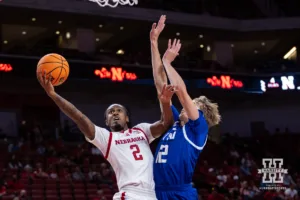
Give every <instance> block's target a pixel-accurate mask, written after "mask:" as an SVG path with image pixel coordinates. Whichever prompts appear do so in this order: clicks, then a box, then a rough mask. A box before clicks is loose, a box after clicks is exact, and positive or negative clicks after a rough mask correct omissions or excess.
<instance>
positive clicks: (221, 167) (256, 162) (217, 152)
mask: <svg viewBox="0 0 300 200" xmlns="http://www.w3.org/2000/svg"><path fill="white" fill-rule="evenodd" d="M283 138H284V140H285V141H286V142H285V143H282V142H281V141H282V139H283ZM20 141H21V140H20ZM20 141H18V143H17V142H12V143H11V142H4V143H3V144H2V145H1V146H0V147H1V152H2V153H1V154H0V165H1V166H0V167H1V169H3V170H2V172H1V173H2V180H1V181H2V183H3V186H5V187H6V194H5V195H3V196H2V199H7V200H8V199H14V198H15V197H16V196H18V195H19V194H21V193H22V192H23V193H24V195H23V197H20V198H19V199H33V200H59V199H62V200H69V199H70V200H77V199H78V200H97V199H101V200H105V199H106V200H110V199H112V196H113V194H114V193H115V192H117V191H118V188H117V185H116V181H115V177H114V175H113V172H112V170H111V169H110V168H109V165H108V164H107V163H106V161H105V160H104V158H103V157H102V156H101V155H95V154H97V152H95V151H93V150H95V149H91V148H92V146H90V145H89V144H88V143H81V144H65V143H64V142H63V141H62V140H57V141H47V143H46V144H47V145H45V146H44V147H45V151H44V154H43V153H42V152H43V151H40V149H39V147H41V144H43V143H40V144H38V143H34V144H33V143H30V142H29V141H23V142H20ZM298 141H299V136H298V135H290V134H277V135H272V136H268V137H262V138H251V139H244V138H238V137H233V136H226V137H224V139H223V142H222V143H221V144H214V143H212V142H209V143H208V144H207V146H206V148H205V149H204V151H203V152H202V154H201V156H200V159H199V163H198V165H197V167H196V169H195V175H194V185H195V187H197V188H198V191H199V198H201V199H209V200H211V199H225V197H226V198H229V199H236V198H243V197H245V196H247V195H246V194H243V192H242V189H243V184H244V183H245V181H246V182H247V183H248V184H254V185H253V187H255V188H258V187H259V186H260V184H261V176H260V175H258V174H257V169H258V168H259V167H260V166H261V158H263V157H266V156H268V155H271V156H272V157H274V156H275V157H276V155H277V157H282V158H284V159H285V166H288V168H289V172H290V173H291V175H293V180H294V182H295V184H298V186H299V183H300V179H299V178H300V177H298V175H297V173H294V172H297V170H295V169H297V168H296V166H297V164H298V163H297V159H295V158H298V157H296V156H297V155H295V154H292V153H291V152H299V151H297V149H299V147H297V144H298ZM261 144H263V145H261ZM287 144H288V146H291V147H293V148H286V146H287ZM14 145H17V146H15V147H14ZM18 146H19V147H18ZM153 148H155V147H153ZM38 149H39V150H38ZM282 150H284V151H282ZM8 151H9V152H8ZM41 153H42V154H43V155H41ZM28 161H31V162H32V165H30V166H31V167H32V170H31V171H30V170H27V169H28V168H27V167H28V166H27V165H26V164H25V163H30V162H28ZM247 162H249V163H250V164H249V169H247V170H248V171H247V170H246V171H244V169H242V167H243V163H247ZM18 163H19V164H18ZM16 165H18V167H15V166H16ZM26 166H27V167H26ZM36 166H37V167H36ZM292 166H294V167H292ZM78 167H80V169H81V170H79V171H82V173H83V174H84V178H83V179H82V180H76V177H75V176H74V173H75V172H78ZM29 168H30V167H29ZM39 168H40V171H39ZM43 169H45V170H43ZM292 169H293V170H292ZM91 170H96V171H97V172H100V174H101V175H102V177H101V178H100V179H99V180H97V181H91V180H90V179H89V178H88V177H89V172H91ZM103 170H104V171H105V170H109V172H108V171H106V172H108V173H106V172H104V171H103ZM110 172H111V173H110ZM105 173H106V175H105ZM53 174H57V176H58V177H57V178H54V177H55V176H53ZM14 175H18V179H17V180H16V181H15V182H12V178H13V176H14ZM224 175H225V177H226V178H225V180H224V179H223V178H224ZM236 177H238V178H236ZM287 186H288V185H287ZM298 189H299V188H298ZM25 191H26V194H25ZM216 192H218V193H216ZM283 192H284V191H282V192H281V195H283V194H284V193H283ZM0 194H1V193H0ZM267 194H269V193H267ZM263 195H266V193H264V192H262V191H259V192H257V193H255V195H254V196H253V198H252V199H262V198H264V197H263ZM272 195H273V196H274V194H272ZM278 195H279V194H278ZM21 196H22V195H21ZM275 196H276V195H275ZM245 198H246V197H245ZM243 199H244V198H243ZM264 199H266V198H264Z"/></svg>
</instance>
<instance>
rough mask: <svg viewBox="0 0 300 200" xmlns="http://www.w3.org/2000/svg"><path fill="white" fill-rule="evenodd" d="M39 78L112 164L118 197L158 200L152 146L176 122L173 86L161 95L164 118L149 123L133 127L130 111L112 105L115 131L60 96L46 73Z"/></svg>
mask: <svg viewBox="0 0 300 200" xmlns="http://www.w3.org/2000/svg"><path fill="white" fill-rule="evenodd" d="M37 76H38V80H39V82H40V84H41V86H42V87H43V88H44V90H45V91H46V93H47V94H48V96H49V97H50V98H51V99H52V100H53V101H54V102H55V103H56V105H57V106H58V107H59V108H60V110H61V111H62V112H64V113H65V114H66V115H67V116H68V117H70V118H71V119H72V120H73V121H74V122H75V123H76V124H77V125H78V127H79V129H80V130H81V132H82V133H83V134H84V135H85V137H86V139H87V141H89V142H90V143H92V144H94V145H95V146H96V147H98V148H99V150H100V151H101V152H102V153H103V155H104V156H105V158H106V159H107V160H108V161H109V162H110V164H111V165H112V167H113V169H114V171H115V173H116V177H117V182H118V188H119V192H118V193H117V194H115V195H114V198H113V199H114V200H125V199H126V200H156V195H155V191H154V188H155V185H154V181H153V155H152V152H151V150H150V147H149V143H151V142H152V141H153V140H154V139H155V138H157V137H159V136H160V135H162V134H163V133H165V132H166V131H167V130H168V129H169V128H170V127H171V126H172V124H173V115H172V110H171V107H170V101H171V98H172V96H173V93H174V87H173V86H164V88H163V90H162V92H161V94H160V95H159V99H160V103H161V109H162V111H163V112H162V117H161V120H159V121H157V122H155V123H153V124H149V123H141V124H138V125H136V126H135V127H133V128H131V129H129V128H128V126H127V123H128V122H129V117H128V114H127V110H126V108H125V107H123V106H122V105H120V104H112V105H111V106H109V107H108V109H107V110H106V112H105V116H106V120H105V122H106V125H107V126H108V127H109V128H110V130H111V131H108V130H107V129H105V128H101V127H98V126H96V125H94V124H93V123H92V122H91V120H89V119H88V118H87V117H86V116H85V115H84V114H83V113H81V112H80V111H79V110H78V109H76V108H75V106H74V105H72V104H71V103H70V102H68V101H67V100H65V99H64V98H62V97H61V96H59V95H58V94H57V93H56V92H55V91H54V87H53V85H52V84H51V81H50V77H51V75H50V76H49V77H46V73H45V72H38V74H37Z"/></svg>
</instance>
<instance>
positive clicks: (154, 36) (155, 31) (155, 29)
mask: <svg viewBox="0 0 300 200" xmlns="http://www.w3.org/2000/svg"><path fill="white" fill-rule="evenodd" d="M165 21H166V15H162V16H161V17H160V19H159V21H158V23H157V24H156V23H153V24H152V29H151V31H150V40H151V42H157V40H158V37H159V35H160V33H161V32H162V31H163V30H164V28H165Z"/></svg>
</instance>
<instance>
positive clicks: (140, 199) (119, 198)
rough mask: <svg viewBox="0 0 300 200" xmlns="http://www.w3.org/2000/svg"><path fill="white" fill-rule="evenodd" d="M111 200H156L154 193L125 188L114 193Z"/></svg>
mask: <svg viewBox="0 0 300 200" xmlns="http://www.w3.org/2000/svg"><path fill="white" fill-rule="evenodd" d="M113 200H157V198H156V195H155V191H154V190H153V191H149V190H143V189H137V188H132V187H126V188H123V189H121V190H120V192H118V193H116V194H115V195H114V197H113Z"/></svg>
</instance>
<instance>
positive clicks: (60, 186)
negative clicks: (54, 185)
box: [59, 184, 71, 189]
mask: <svg viewBox="0 0 300 200" xmlns="http://www.w3.org/2000/svg"><path fill="white" fill-rule="evenodd" d="M59 188H60V189H70V188H71V185H70V184H60V185H59Z"/></svg>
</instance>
